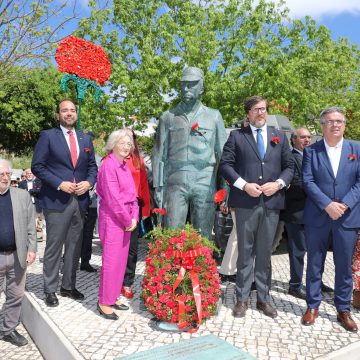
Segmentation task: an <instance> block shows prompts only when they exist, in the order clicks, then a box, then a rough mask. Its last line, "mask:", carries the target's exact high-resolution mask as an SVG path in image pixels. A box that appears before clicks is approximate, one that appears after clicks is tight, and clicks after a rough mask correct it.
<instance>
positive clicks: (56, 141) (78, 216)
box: [32, 100, 97, 306]
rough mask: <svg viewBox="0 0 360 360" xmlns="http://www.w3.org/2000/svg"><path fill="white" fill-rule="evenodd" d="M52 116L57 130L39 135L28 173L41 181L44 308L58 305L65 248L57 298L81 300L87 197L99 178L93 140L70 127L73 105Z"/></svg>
mask: <svg viewBox="0 0 360 360" xmlns="http://www.w3.org/2000/svg"><path fill="white" fill-rule="evenodd" d="M56 116H57V119H58V120H59V122H60V127H58V128H53V129H50V130H45V131H42V132H41V133H40V137H39V140H38V142H37V144H36V146H35V151H34V156H33V160H32V171H33V173H34V174H35V175H36V176H37V177H38V178H39V179H40V180H41V182H42V187H41V190H40V194H39V201H40V206H41V207H42V208H43V211H44V215H45V221H46V228H47V235H48V238H47V242H46V248H45V254H44V270H43V272H44V292H45V303H46V304H47V305H48V306H57V305H58V304H59V301H58V299H57V297H56V294H55V292H56V290H57V286H58V282H59V267H60V259H61V253H62V248H63V245H64V244H65V252H64V268H63V277H62V285H61V288H60V295H62V296H67V297H70V298H72V299H75V300H82V299H83V298H84V295H83V294H81V293H80V292H79V291H78V290H77V289H76V288H75V283H76V270H77V266H78V262H79V257H80V252H81V232H82V228H83V219H84V214H85V211H86V209H87V206H88V202H89V195H88V193H89V190H90V188H91V187H92V186H94V185H95V182H96V176H97V166H96V162H95V154H94V148H93V144H92V141H91V138H90V136H89V135H87V134H84V133H83V132H82V131H78V130H75V129H74V126H75V124H76V120H77V112H76V106H75V104H74V103H73V101H71V100H62V101H60V102H59V104H58V106H57V109H56Z"/></svg>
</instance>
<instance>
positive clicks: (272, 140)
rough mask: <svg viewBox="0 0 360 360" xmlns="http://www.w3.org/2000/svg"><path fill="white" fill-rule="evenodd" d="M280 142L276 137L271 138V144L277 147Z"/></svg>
mask: <svg viewBox="0 0 360 360" xmlns="http://www.w3.org/2000/svg"><path fill="white" fill-rule="evenodd" d="M279 142H280V138H279V137H278V136H274V137H272V138H271V143H272V144H274V145H277V144H278V143H279Z"/></svg>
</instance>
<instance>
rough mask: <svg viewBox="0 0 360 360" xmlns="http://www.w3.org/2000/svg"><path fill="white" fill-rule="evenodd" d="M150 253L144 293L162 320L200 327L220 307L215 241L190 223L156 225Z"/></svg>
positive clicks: (155, 314) (193, 327) (147, 301)
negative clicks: (176, 226) (169, 226)
mask: <svg viewBox="0 0 360 360" xmlns="http://www.w3.org/2000/svg"><path fill="white" fill-rule="evenodd" d="M150 238H151V242H150V244H149V252H148V255H147V257H146V269H145V274H144V282H143V291H142V296H143V298H144V302H145V306H146V307H147V309H148V310H149V311H150V313H152V314H153V315H154V316H155V317H156V318H157V319H158V320H162V321H165V322H169V323H177V325H178V327H179V329H184V330H185V331H189V328H191V329H192V330H190V331H191V332H195V331H197V329H198V327H199V325H200V324H201V323H202V322H203V321H204V320H206V319H208V318H210V317H211V316H212V315H213V314H214V313H215V312H216V309H217V304H218V301H219V297H220V294H221V290H220V282H219V275H218V272H217V269H216V262H215V260H214V259H213V258H212V252H213V250H214V245H213V244H212V243H211V242H210V241H209V240H208V239H206V238H204V237H202V236H201V235H200V234H199V232H198V231H197V230H195V229H193V228H192V227H191V225H186V226H185V227H184V229H162V228H160V227H158V228H156V229H154V230H153V231H152V232H151V233H150Z"/></svg>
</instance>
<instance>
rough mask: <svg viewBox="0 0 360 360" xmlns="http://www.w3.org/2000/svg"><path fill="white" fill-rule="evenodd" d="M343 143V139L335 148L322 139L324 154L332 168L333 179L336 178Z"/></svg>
mask: <svg viewBox="0 0 360 360" xmlns="http://www.w3.org/2000/svg"><path fill="white" fill-rule="evenodd" d="M343 142H344V138H342V139H341V140H340V141H339V142H338V143H337V144H336V145H335V146H330V145H329V144H328V143H327V142H326V140H325V139H324V144H325V149H326V153H327V156H328V158H329V160H330V164H331V167H332V170H333V172H334V176H335V177H336V175H337V172H338V169H339V164H340V158H341V150H342V146H343Z"/></svg>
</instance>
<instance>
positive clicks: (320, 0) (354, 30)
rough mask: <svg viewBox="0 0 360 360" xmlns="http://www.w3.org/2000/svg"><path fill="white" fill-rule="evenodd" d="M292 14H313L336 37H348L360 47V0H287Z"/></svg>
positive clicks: (296, 15)
mask: <svg viewBox="0 0 360 360" xmlns="http://www.w3.org/2000/svg"><path fill="white" fill-rule="evenodd" d="M286 4H287V7H288V8H289V9H290V16H291V17H293V18H303V17H304V16H306V15H309V16H311V17H312V18H313V19H315V20H316V22H317V23H318V24H319V25H320V24H321V25H325V26H326V27H327V28H328V29H330V31H331V35H332V37H333V38H334V39H337V38H338V37H340V36H341V37H347V38H348V39H349V41H350V43H353V44H357V45H358V46H359V47H360V0H286Z"/></svg>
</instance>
